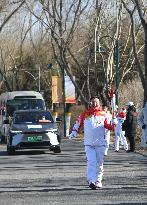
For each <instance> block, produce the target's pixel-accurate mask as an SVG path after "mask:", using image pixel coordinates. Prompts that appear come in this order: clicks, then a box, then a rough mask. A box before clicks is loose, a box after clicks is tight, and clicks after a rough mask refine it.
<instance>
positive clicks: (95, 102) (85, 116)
mask: <svg viewBox="0 0 147 205" xmlns="http://www.w3.org/2000/svg"><path fill="white" fill-rule="evenodd" d="M82 126H84V146H85V152H86V158H87V182H88V184H89V187H90V188H91V189H96V188H102V177H103V172H104V170H103V162H104V153H105V148H106V139H105V129H110V130H111V129H113V128H114V125H112V124H109V123H108V119H107V116H106V113H105V112H104V111H103V110H102V108H101V106H100V102H99V99H98V98H97V97H93V98H91V107H90V108H88V109H86V110H85V111H84V112H83V113H82V114H81V115H80V116H79V117H78V120H77V121H76V123H75V125H74V126H73V129H72V132H71V134H70V139H74V138H76V137H77V133H78V132H79V130H80V128H81V127H82Z"/></svg>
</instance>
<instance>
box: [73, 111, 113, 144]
mask: <svg viewBox="0 0 147 205" xmlns="http://www.w3.org/2000/svg"><path fill="white" fill-rule="evenodd" d="M108 121H109V120H108V118H107V116H106V113H105V112H104V111H102V110H100V109H98V108H97V109H94V108H91V109H88V110H86V111H84V112H83V113H82V114H81V116H80V119H79V120H78V122H79V124H77V122H76V126H74V127H73V131H72V132H73V138H74V137H76V135H74V134H75V128H76V129H77V132H78V131H79V130H80V128H81V127H82V126H84V145H90V146H105V145H106V139H105V128H106V129H109V130H112V129H113V125H112V124H111V123H110V122H108ZM77 125H78V126H77Z"/></svg>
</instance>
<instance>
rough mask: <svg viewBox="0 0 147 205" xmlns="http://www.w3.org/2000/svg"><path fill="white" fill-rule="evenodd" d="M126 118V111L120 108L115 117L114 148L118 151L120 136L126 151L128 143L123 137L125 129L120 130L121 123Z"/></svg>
mask: <svg viewBox="0 0 147 205" xmlns="http://www.w3.org/2000/svg"><path fill="white" fill-rule="evenodd" d="M125 118H126V112H125V110H122V111H121V112H120V113H119V114H118V115H117V116H116V119H115V124H116V126H115V150H116V151H119V142H120V138H121V140H122V143H123V146H124V149H125V150H126V151H127V150H128V143H127V140H126V137H125V131H122V123H123V122H124V120H125Z"/></svg>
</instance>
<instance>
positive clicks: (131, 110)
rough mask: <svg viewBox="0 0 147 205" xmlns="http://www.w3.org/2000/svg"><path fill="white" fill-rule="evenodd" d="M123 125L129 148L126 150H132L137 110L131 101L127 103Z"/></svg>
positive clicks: (133, 148)
mask: <svg viewBox="0 0 147 205" xmlns="http://www.w3.org/2000/svg"><path fill="white" fill-rule="evenodd" d="M123 127H124V130H125V136H126V137H127V139H128V141H129V144H130V149H129V150H128V151H127V152H134V150H135V137H136V131H137V112H136V108H135V106H134V103H133V102H129V103H128V104H127V114H126V120H125V122H124V126H123Z"/></svg>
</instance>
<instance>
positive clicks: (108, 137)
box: [102, 104, 112, 156]
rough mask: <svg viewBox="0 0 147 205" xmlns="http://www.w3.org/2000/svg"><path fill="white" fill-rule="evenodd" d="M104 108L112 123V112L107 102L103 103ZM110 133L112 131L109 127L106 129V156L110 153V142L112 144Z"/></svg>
mask: <svg viewBox="0 0 147 205" xmlns="http://www.w3.org/2000/svg"><path fill="white" fill-rule="evenodd" d="M102 109H103V110H104V112H106V117H107V119H108V122H109V123H112V114H111V112H110V110H109V107H108V106H107V105H105V104H103V105H102ZM110 135H111V132H110V130H108V129H105V139H106V149H105V156H107V154H108V149H109V144H110Z"/></svg>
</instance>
